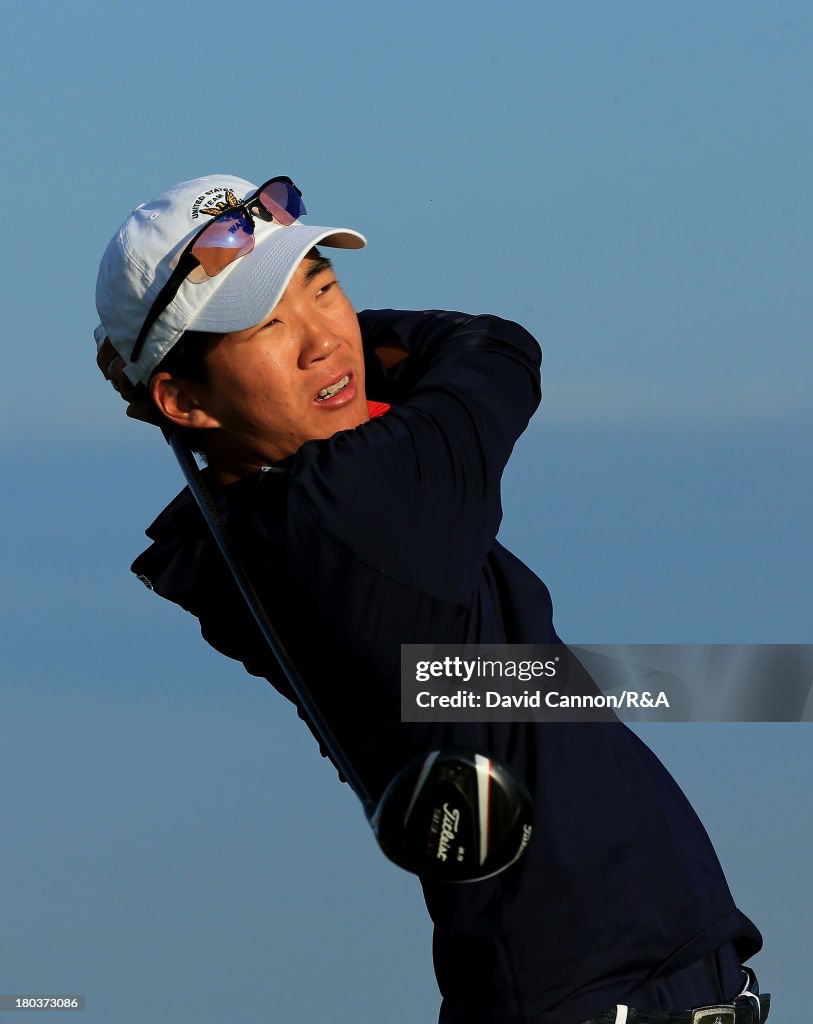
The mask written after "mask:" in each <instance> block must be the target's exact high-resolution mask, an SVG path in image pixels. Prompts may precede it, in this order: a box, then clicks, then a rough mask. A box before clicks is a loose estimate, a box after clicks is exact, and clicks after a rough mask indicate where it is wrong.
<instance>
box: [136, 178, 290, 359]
mask: <svg viewBox="0 0 813 1024" xmlns="http://www.w3.org/2000/svg"><path fill="white" fill-rule="evenodd" d="M220 205H222V206H224V207H225V208H224V209H223V210H222V212H220V213H218V214H217V215H216V216H214V217H213V218H212V220H210V221H209V222H208V224H204V226H203V227H202V228H201V229H200V231H198V233H197V234H196V235H195V237H194V238H193V239H192V241H191V242H190V243H189V245H187V247H186V248H185V249H184V251H183V252H182V253H181V256H180V259H179V260H178V264H177V266H176V267H175V269H174V270H173V271H172V273H171V274H170V276H169V280H168V281H167V283H166V284H165V285H164V287H163V288H162V289H161V291H160V292H159V293H158V295H157V296H156V299H155V302H153V304H152V306H151V307H150V311H149V313H147V317H146V319H145V320H144V323H143V324H142V325H141V330H140V331H139V332H138V337H137V338H136V341H135V345H133V351H132V352H131V353H130V362H131V363H134V362H135V361H136V360H137V359H138V357H139V355H141V349H142V348H143V347H144V342H145V341H146V340H147V335H148V334H149V333H150V331H151V330H152V328H153V326H154V325H155V322H156V320H157V319H158V317H159V316H160V315H161V314H162V313H163V312H164V310H165V309H166V308H167V306H168V305H169V304H170V302H172V300H173V299H174V298H175V296H176V295H177V294H178V289H179V288H180V287H181V285H182V284H183V283H184V281H191V282H192V283H193V284H200V283H201V281H206V280H207V279H208V278H210V277H216V276H217V275H218V274H219V273H220V272H221V271H222V270H225V268H226V267H229V266H231V264H232V263H234V261H235V260H236V259H239V258H240V257H241V256H245V255H246V254H247V253H250V252H251V250H252V249H253V248H254V222H255V220H256V219H259V220H263V221H266V222H267V221H275V222H276V223H277V224H284V225H289V224H293V223H294V221H295V220H297V219H298V218H299V217H301V216H303V215H304V214H306V213H307V212H308V211H307V210H306V209H305V204H304V203H303V202H302V193H301V192H300V191H299V189H298V188H297V187H296V185H294V183H293V182H292V181H291V179H290V178H287V177H285V176H284V175H278V176H277V177H276V178H270V179H269V180H268V181H266V182H265V184H264V185H260V187H259V188H258V189H257V191H256V192H255V193H254V194H253V195H252V196H251V198H250V199H244V200H243V202H242V203H238V202H237V200H236V199H235V197H234V195H233V193H231V192H229V193H228V194H227V201H226V203H223V204H220Z"/></svg>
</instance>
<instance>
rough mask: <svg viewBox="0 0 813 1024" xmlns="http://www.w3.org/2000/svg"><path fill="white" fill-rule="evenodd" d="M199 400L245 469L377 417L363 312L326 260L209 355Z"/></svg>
mask: <svg viewBox="0 0 813 1024" xmlns="http://www.w3.org/2000/svg"><path fill="white" fill-rule="evenodd" d="M205 363H206V368H207V377H208V379H207V381H206V383H204V384H200V385H195V400H196V401H197V403H198V405H199V406H200V409H201V410H202V411H203V412H204V413H205V414H206V415H207V416H208V418H209V422H207V423H206V424H205V425H206V426H209V427H215V428H219V430H220V432H221V436H220V437H219V438H218V442H225V445H224V444H223V443H220V444H219V449H220V450H224V451H226V452H233V453H234V455H233V456H230V457H229V459H228V460H227V461H232V462H233V465H232V466H231V467H225V468H226V470H227V474H226V475H231V473H229V472H228V470H231V471H232V472H233V474H234V475H235V476H241V475H245V474H247V473H249V472H252V471H254V470H255V469H257V468H259V467H260V466H262V465H265V464H266V463H269V462H276V461H278V460H279V459H283V458H285V457H286V456H289V455H293V454H294V452H296V451H297V450H298V449H299V448H300V446H301V445H303V444H304V443H305V442H306V441H311V440H317V439H323V438H328V437H331V436H332V435H333V434H335V433H336V432H337V431H339V430H347V429H349V428H351V427H357V426H359V424H361V423H364V422H366V421H367V419H368V418H369V416H368V412H367V402H366V396H365V390H364V358H363V354H362V347H361V332H360V330H359V324H358V319H357V317H356V314H355V311H354V309H353V307H352V306H351V304H350V301H349V300H348V298H347V296H346V295H345V294H344V292H343V291H342V289H341V287H340V285H339V283H338V281H337V279H336V275H335V273H334V271H333V269H332V268H331V267H330V265H329V263H328V262H327V261H326V260H317V259H313V258H310V257H308V258H306V259H305V260H303V261H302V263H301V264H300V265H299V267H298V268H297V270H296V273H295V274H294V276H293V278H292V280H291V283H290V284H289V285H288V287H287V289H286V290H285V294H284V295H283V297H282V299H281V300H280V302H279V303H278V304H277V306H276V307H275V308H274V310H273V311H272V312H271V314H270V315H269V316H268V317H267V319H266V320H265V321H264V322H263V323H261V324H258V325H257V326H256V327H250V328H249V329H248V330H245V331H237V332H235V333H233V334H227V335H225V336H224V337H223V338H222V339H221V340H220V341H219V342H217V344H216V345H215V346H214V347H213V348H212V349H211V351H210V352H209V353H208V354H207V355H206V359H205Z"/></svg>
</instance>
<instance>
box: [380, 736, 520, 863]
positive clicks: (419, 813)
mask: <svg viewBox="0 0 813 1024" xmlns="http://www.w3.org/2000/svg"><path fill="white" fill-rule="evenodd" d="M371 824H372V826H373V830H374V831H375V834H376V838H377V839H378V843H379V845H380V846H381V849H382V850H383V852H384V853H385V854H386V855H387V857H389V859H390V860H392V861H394V862H395V863H396V864H398V865H399V867H402V868H405V869H406V870H407V871H411V872H413V873H414V874H416V875H419V876H420V877H421V878H425V879H428V880H431V881H435V882H476V881H480V880H481V879H484V878H490V877H491V876H492V875H496V874H498V873H499V872H500V871H503V870H504V869H505V868H507V867H508V866H509V865H510V864H513V863H514V861H515V860H517V858H518V857H520V855H521V854H522V852H523V850H525V848H526V846H527V845H528V843H529V841H530V838H531V830H532V828H533V803H532V801H531V797H530V795H529V794H528V791H527V789H526V788H525V786H524V785H523V784H522V782H520V781H519V779H517V777H516V776H515V775H514V773H513V772H512V771H511V770H510V769H509V768H508V767H507V766H506V765H505V764H503V763H502V762H501V761H498V760H497V759H496V758H493V757H486V756H485V755H483V754H477V753H474V752H473V751H470V750H458V749H449V750H435V751H433V752H432V753H429V754H422V755H421V756H420V757H417V758H415V760H414V761H410V763H409V764H407V765H406V767H404V768H403V769H402V770H401V771H400V772H398V774H397V775H396V776H395V778H394V779H393V780H392V782H390V784H389V786H387V789H386V790H385V791H384V795H383V796H382V797H381V800H380V801H379V803H378V806H377V808H376V811H375V814H374V815H373V817H372V820H371Z"/></svg>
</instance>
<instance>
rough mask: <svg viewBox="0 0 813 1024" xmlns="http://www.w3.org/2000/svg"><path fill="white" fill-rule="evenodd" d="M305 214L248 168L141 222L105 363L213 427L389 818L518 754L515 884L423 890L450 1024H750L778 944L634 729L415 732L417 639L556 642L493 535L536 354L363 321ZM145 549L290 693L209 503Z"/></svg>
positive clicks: (374, 316)
mask: <svg viewBox="0 0 813 1024" xmlns="http://www.w3.org/2000/svg"><path fill="white" fill-rule="evenodd" d="M303 213H304V208H303V207H302V202H301V197H300V195H299V193H298V190H297V189H296V187H295V186H294V185H293V183H292V182H290V181H289V179H279V178H278V179H271V182H269V183H266V185H265V186H262V187H261V188H260V189H257V188H256V186H253V185H251V184H250V183H249V182H247V181H244V180H242V179H239V178H234V177H231V176H228V175H215V176H212V177H209V178H201V179H196V180H195V181H192V182H185V183H183V184H181V185H179V186H176V187H175V188H174V189H171V190H170V191H169V192H167V193H166V194H164V195H163V196H161V197H159V198H158V199H157V200H155V201H154V202H152V203H150V204H147V205H145V206H141V207H139V208H138V209H137V210H135V211H134V212H133V213H132V214H131V215H130V217H129V218H128V219H127V220H126V221H125V222H124V224H123V225H122V227H121V228H120V229H119V231H118V232H117V233H116V235H115V236H114V238H113V240H112V241H111V243H110V245H109V246H108V249H107V251H106V253H105V255H104V258H103V260H102V265H101V269H100V273H99V282H98V286H97V306H98V310H99V315H100V319H101V321H102V322H101V324H100V326H99V327H98V328H97V331H96V338H97V344H98V347H99V351H98V362H99V365H100V366H101V367H102V369H103V370H104V372H105V374H106V376H108V377H109V378H110V379H111V380H112V381H113V382H114V386H116V387H117V388H118V389H119V390H121V392H122V395H123V397H125V399H127V400H128V402H129V403H130V409H129V412H130V414H131V415H135V416H139V417H141V418H151V419H153V421H155V422H160V421H162V420H167V421H169V422H171V423H173V424H176V425H177V426H179V427H183V428H186V429H189V430H191V431H194V443H195V445H196V446H197V447H199V448H200V449H202V450H203V451H204V452H205V455H206V458H207V461H208V467H209V468H208V474H209V477H210V479H211V481H212V482H213V483H214V484H215V485H217V491H216V493H217V501H218V504H219V507H220V510H221V512H222V514H223V515H224V516H225V519H226V522H227V525H228V527H229V529H230V532H231V534H232V537H233V538H234V540H235V543H236V545H237V547H238V554H239V555H240V557H241V558H242V560H243V561H244V562H245V563H246V564H247V566H248V568H249V571H250V573H251V576H252V578H253V581H254V583H255V585H256V586H257V589H258V592H259V594H260V597H261V599H262V601H263V604H264V606H265V607H266V609H267V611H268V612H269V614H270V617H271V620H272V621H273V622H274V623H275V625H276V627H277V629H278V631H279V633H280V635H281V637H282V639H283V641H284V643H285V644H286V646H287V647H288V648H289V650H290V652H291V654H292V655H293V658H294V661H295V663H296V664H297V666H298V668H299V670H300V672H301V674H302V676H303V678H304V680H305V682H306V684H307V685H308V687H309V689H310V690H311V691H312V693H313V694H314V695H315V697H316V699H317V701H318V703H319V705H320V707H321V709H322V711H323V713H324V714H325V716H326V717H327V719H328V720H329V722H330V724H331V725H332V727H333V728H334V731H335V733H336V735H337V737H338V739H339V741H340V743H341V744H342V746H343V748H344V749H345V750H346V751H347V753H348V754H349V756H350V759H351V761H352V762H353V764H354V766H355V767H356V769H357V771H358V773H359V775H360V777H361V779H362V780H363V782H364V784H365V786H366V787H367V789H368V790H369V792H370V793H371V794H372V795H373V796H374V797H377V796H379V795H380V793H381V792H382V790H383V788H384V787H385V785H386V783H387V782H388V780H389V779H390V778H391V777H392V776H393V775H394V774H395V772H396V771H397V770H398V769H399V768H401V767H402V766H403V765H404V764H405V763H406V762H407V761H408V760H410V759H411V758H412V757H414V756H415V755H416V754H418V753H422V752H426V751H428V750H432V749H437V748H439V747H446V746H464V747H469V748H474V749H478V750H481V751H484V752H488V753H491V754H493V755H495V756H497V757H499V758H501V759H502V760H503V761H505V762H507V763H508V764H509V765H510V766H511V767H512V768H513V769H514V771H515V772H517V773H518V774H519V775H521V776H522V778H523V779H524V781H525V783H526V785H527V786H528V788H529V790H530V791H531V794H532V796H533V798H534V801H535V806H536V828H535V833H534V838H533V840H532V842H531V844H530V847H529V849H528V850H527V852H526V853H525V854H524V855H523V857H522V858H521V859H520V860H519V861H518V862H517V863H516V864H514V865H513V866H512V867H511V868H509V869H508V870H507V871H505V872H504V873H502V874H501V875H498V876H496V877H494V878H492V879H488V880H486V881H482V882H477V883H473V884H470V885H443V884H438V883H428V882H424V883H423V889H424V895H425V898H426V902H427V906H428V908H429V911H430V913H431V915H432V918H433V920H434V923H435V941H434V955H435V968H436V973H437V977H438V983H439V986H440V989H441V992H442V994H443V1006H442V1010H441V1021H442V1022H444V1024H452V1022H454V1024H457V1022H460V1024H509V1022H510V1024H517V1022H522V1024H579V1022H580V1021H584V1020H586V1019H588V1018H593V1017H597V1016H600V1015H603V1014H604V1015H606V1016H604V1017H603V1018H602V1020H603V1021H606V1024H613V1022H615V1021H618V1022H619V1024H623V1022H624V1021H626V1020H627V1019H628V1018H629V1017H630V1015H632V1017H634V1016H635V1010H642V1011H675V1012H677V1011H684V1010H688V1009H691V1008H693V1007H699V1006H707V1005H710V1004H714V1005H715V1006H716V1005H717V1004H730V1005H731V1006H732V1007H733V1004H734V1000H735V999H736V997H737V996H738V995H740V993H742V991H743V988H744V986H745V983H746V981H747V978H745V977H744V975H745V972H744V971H743V970H742V968H741V966H740V965H741V962H742V961H743V960H745V959H747V958H748V957H750V956H751V955H752V954H753V953H755V952H756V951H757V950H758V949H759V948H760V946H761V938H760V935H759V932H758V931H757V930H756V928H755V927H754V925H753V924H752V923H751V922H750V921H749V920H748V918H746V917H745V916H744V915H743V914H742V913H741V912H740V911H739V910H738V909H737V908H736V907H735V905H734V903H733V901H732V898H731V895H730V893H729V891H728V887H727V885H726V882H725V878H724V876H723V874H722V871H721V869H720V866H719V864H718V862H717V859H716V856H715V854H714V851H713V849H712V847H711V844H710V842H709V839H708V837H707V835H706V833H705V831H704V830H703V827H702V825H701V824H700V822H699V821H698V820H697V818H696V816H695V815H694V813H693V811H692V809H691V808H690V806H689V805H688V803H687V802H686V800H685V798H684V797H683V795H682V794H681V792H680V790H679V789H678V788H677V786H676V785H675V783H674V781H673V780H672V779H671V778H670V776H669V775H668V773H667V772H666V771H665V769H664V768H663V767H662V765H661V764H660V763H659V762H658V761H657V759H656V758H655V757H654V756H653V755H652V753H651V752H650V751H649V750H648V749H647V748H646V747H645V746H644V745H643V744H642V743H641V742H640V741H639V740H638V739H637V738H636V737H635V736H634V735H633V734H632V733H631V732H630V731H629V730H628V729H627V728H626V727H625V726H623V725H622V724H620V723H616V722H613V723H603V724H595V723H590V724H587V723H585V724H555V725H554V724H548V723H546V724H533V723H519V722H516V723H511V724H505V725H502V724H500V725H495V724H462V723H458V724H455V723H447V724H443V723H436V724H432V725H425V724H406V723H402V722H401V721H400V691H399V667H400V661H399V659H400V644H402V643H410V642H412V643H417V642H420V643H542V644H546V643H558V642H559V640H558V637H557V635H556V632H555V630H554V626H553V619H552V607H551V601H550V596H549V594H548V591H547V589H546V587H545V585H544V584H543V583H542V581H541V580H539V579H538V578H537V577H536V576H535V575H534V574H533V573H532V572H531V571H530V570H529V569H528V568H527V567H526V566H524V565H523V564H522V563H521V562H520V561H519V560H518V559H516V558H515V557H514V556H513V555H511V554H510V553H509V552H508V551H506V550H505V549H504V548H503V547H502V546H501V545H500V544H499V543H498V542H497V540H496V535H497V530H498V528H499V523H500V515H501V509H500V478H501V474H502V471H503V468H504V466H505V464H506V462H507V460H508V458H509V456H510V453H511V450H512V447H513V445H514V443H515V441H516V439H517V438H518V437H519V435H520V434H521V433H522V431H523V430H524V429H525V427H526V425H527V423H528V420H529V419H530V417H531V415H532V414H533V412H534V410H535V408H536V406H537V404H538V402H539V397H540V389H539V365H540V354H539V349H538V346H537V344H536V342H535V341H534V340H533V338H531V337H530V335H528V333H527V332H526V331H524V330H523V329H522V328H521V327H519V326H517V325H516V324H513V323H510V322H507V321H502V320H499V319H497V318H495V317H490V316H467V315H465V314H461V313H448V312H437V311H435V312H429V313H408V312H394V311H391V310H389V311H386V310H385V311H367V312H365V313H362V314H361V315H360V317H358V318H357V317H356V315H355V313H354V311H353V309H352V307H351V305H350V303H349V301H348V299H347V298H346V296H345V295H344V293H343V292H342V290H341V288H340V286H339V283H338V281H337V279H336V276H335V274H334V272H333V269H332V267H331V266H330V264H329V262H327V261H326V260H324V259H323V258H322V257H321V255H320V254H319V253H318V251H315V250H314V248H313V247H314V246H315V245H317V244H321V245H323V246H337V247H343V248H359V247H361V246H362V245H363V244H364V239H363V238H362V236H361V235H359V234H358V233H356V232H353V231H350V230H347V229H344V228H342V229H333V228H322V227H311V226H308V227H306V226H305V225H304V224H303V223H302V221H301V220H300V219H299V218H300V216H301V215H302V214H303ZM204 225H206V228H205V230H202V229H203V227H204ZM201 332H203V333H201ZM147 532H148V536H149V537H150V539H151V541H152V544H151V546H150V548H148V549H147V551H145V552H144V553H143V554H142V555H141V556H140V557H139V558H138V559H137V560H136V562H135V564H134V566H133V570H134V571H135V572H136V573H137V574H138V575H139V576H140V578H141V579H142V580H143V581H144V582H145V583H147V585H148V586H150V587H151V588H152V589H154V590H156V591H157V592H158V593H159V594H161V595H162V596H164V597H166V598H168V599H170V600H172V601H175V602H177V603H178V604H180V605H181V606H183V607H184V608H186V609H188V610H189V611H190V612H192V613H193V614H194V615H196V616H197V617H198V619H199V620H200V624H201V629H202V632H203V635H204V637H205V639H206V640H207V641H208V642H209V643H210V644H212V645H213V646H214V647H216V648H217V649H218V650H220V651H222V652H223V653H225V654H227V655H229V656H231V657H234V658H238V659H240V660H241V661H242V662H243V663H244V664H245V665H246V667H247V668H248V670H249V671H251V672H253V673H255V674H258V675H264V676H267V677H268V678H269V679H271V681H272V682H274V683H275V685H277V686H278V687H279V688H280V689H281V690H282V691H283V692H285V693H286V694H287V695H288V696H291V694H290V693H288V691H287V688H286V685H285V684H284V683H283V682H282V681H281V680H280V679H279V678H278V673H277V670H276V668H275V666H274V665H273V664H272V663H271V659H270V657H269V655H268V653H267V651H266V649H265V648H264V645H263V643H262V640H261V638H260V637H259V635H258V632H257V629H256V627H255V625H254V623H253V621H252V620H251V618H250V616H249V614H248V613H247V612H246V611H245V609H244V608H243V606H242V603H241V601H240V598H239V596H238V594H237V592H236V590H235V587H234V585H233V583H232V581H231V579H230V576H229V573H228V571H227V569H226V568H225V566H224V564H223V563H222V560H221V557H220V555H219V553H218V551H217V549H216V548H215V545H214V542H213V541H212V539H211V537H210V536H209V534H208V531H207V527H206V525H205V524H204V522H203V520H202V518H201V516H200V514H199V512H198V509H197V507H196V506H195V505H194V503H193V501H192V499H191V497H190V495H189V494H188V492H186V491H184V492H182V493H181V494H180V495H179V496H178V497H177V498H176V499H175V500H174V501H173V502H172V503H171V504H170V505H169V507H168V508H167V509H165V510H164V512H163V513H162V514H161V515H160V516H159V518H158V519H157V520H156V521H155V523H153V525H152V526H151V527H150V528H149V530H148V531H147ZM303 717H304V716H303ZM736 1005H737V1022H738V1024H749V1022H753V1024H758V1022H759V1003H758V1001H756V1000H755V999H754V998H750V997H748V996H744V997H742V998H740V999H739V1000H737V1004H736ZM718 1009H719V1013H718V1014H717V1016H720V1024H733V1020H734V1017H733V1013H734V1011H733V1009H731V1010H730V1013H728V1015H727V1011H726V1009H725V1008H724V1007H723V1008H719V1007H718ZM698 1019H699V1018H698ZM763 1019H764V1014H763ZM662 1021H663V1024H667V1018H662ZM688 1021H689V1018H686V1022H687V1024H688ZM675 1024H677V1022H675ZM693 1024H694V1022H693ZM709 1024H711V1020H710V1021H709ZM714 1024H716V1020H715V1022H714Z"/></svg>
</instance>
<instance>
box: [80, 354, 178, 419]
mask: <svg viewBox="0 0 813 1024" xmlns="http://www.w3.org/2000/svg"><path fill="white" fill-rule="evenodd" d="M96 365H97V366H98V367H99V369H100V370H101V371H102V374H103V375H104V377H105V379H106V380H109V381H110V383H111V384H112V385H113V387H114V388H115V390H116V391H118V393H119V394H120V395H121V397H122V398H123V399H124V401H125V402H126V403H127V415H128V416H129V417H130V419H133V420H141V421H142V422H143V423H152V424H154V425H155V426H156V427H160V426H161V424H162V422H163V421H162V419H161V414H160V413H159V412H158V410H157V409H156V408H155V405H154V404H153V401H152V399H151V398H150V395H149V392H148V391H147V389H146V388H145V387H144V385H143V384H133V382H132V381H131V380H130V378H129V377H128V376H127V374H126V373H125V372H124V368H125V366H126V365H127V363H126V362H125V361H124V359H123V358H122V357H121V356H120V355H119V354H118V352H117V351H116V349H115V348H114V347H113V344H112V342H111V341H110V339H109V338H105V339H104V341H103V343H102V344H101V346H100V347H99V351H98V352H97V354H96Z"/></svg>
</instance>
